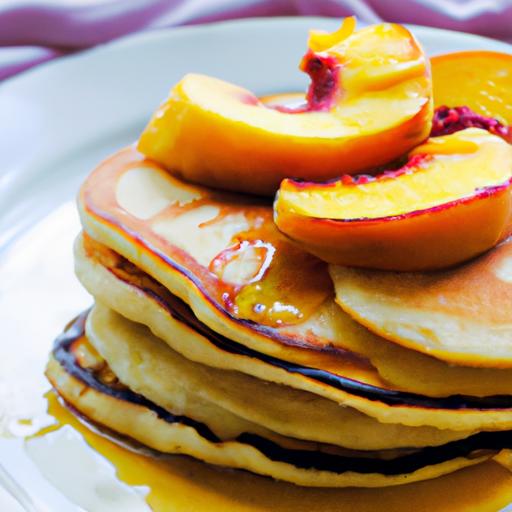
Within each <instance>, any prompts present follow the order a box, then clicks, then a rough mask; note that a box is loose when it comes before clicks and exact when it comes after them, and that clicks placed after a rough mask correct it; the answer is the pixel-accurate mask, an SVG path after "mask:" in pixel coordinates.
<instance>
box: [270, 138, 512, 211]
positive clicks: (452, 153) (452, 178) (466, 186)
mask: <svg viewBox="0 0 512 512" xmlns="http://www.w3.org/2000/svg"><path fill="white" fill-rule="evenodd" d="M417 155H420V156H423V158H422V159H419V160H418V163H417V164H416V166H415V167H406V170H405V172H403V173H400V174H399V175H397V173H395V174H393V173H391V174H387V175H386V174H383V175H380V176H378V177H377V178H372V177H370V178H367V179H366V180H364V181H366V182H363V183H360V182H357V181H356V182H355V183H349V184H348V185H346V184H344V181H343V180H341V181H337V182H334V183H332V184H323V185H322V184H318V185H315V184H311V183H293V182H290V181H285V182H284V183H283V184H282V187H281V191H280V200H282V201H286V203H287V204H288V205H289V207H290V208H293V210H294V212H296V213H298V214H301V215H307V216H310V217H317V218H330V219H337V220H352V219H377V218H382V217H391V216H399V215H404V214H407V213H409V212H416V211H421V210H427V209H431V208H434V207H436V206H439V205H442V204H446V203H450V202H453V201H457V200H459V199H461V198H465V197H468V196H471V195H474V194H476V193H478V191H479V190H481V189H483V188H485V187H492V186H499V185H501V184H503V183H505V182H507V180H509V179H510V178H511V175H512V150H511V148H510V147H509V146H508V145H507V144H506V143H505V142H503V141H502V140H501V139H498V138H497V137H495V136H493V135H491V134H489V133H487V132H485V131H482V130H479V129H474V128H472V129H467V130H463V131H460V132H457V133H455V134H453V135H448V136H444V137H437V138H432V139H429V141H428V142H427V143H426V144H423V145H422V146H418V147H417V148H416V149H415V150H414V151H413V152H412V153H411V156H412V157H414V156H417ZM475 171H476V172H475ZM281 194H282V197H281Z"/></svg>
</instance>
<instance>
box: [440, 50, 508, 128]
mask: <svg viewBox="0 0 512 512" xmlns="http://www.w3.org/2000/svg"><path fill="white" fill-rule="evenodd" d="M431 63H432V80H433V88H434V102H435V106H436V107H441V106H448V107H457V106H466V107H469V108H470V109H471V110H474V111H475V112H476V113H478V114H480V115H482V116H486V117H491V118H495V119H497V120H498V121H500V122H501V123H502V124H505V125H511V124H512V55H509V54H506V53H499V52H489V51H466V52H455V53H447V54H445V55H439V56H437V57H433V58H432V59H431ZM454 84H456V86H454Z"/></svg>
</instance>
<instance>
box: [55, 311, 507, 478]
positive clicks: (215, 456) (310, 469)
mask: <svg viewBox="0 0 512 512" xmlns="http://www.w3.org/2000/svg"><path fill="white" fill-rule="evenodd" d="M83 334H84V317H83V316H82V317H81V318H79V319H78V320H77V321H75V322H74V324H73V325H72V326H71V327H70V328H69V329H68V331H67V332H66V333H65V334H64V335H62V336H61V337H60V338H59V339H57V341H56V344H55V348H54V351H53V354H52V357H51V359H50V362H49V364H48V367H47V376H48V378H49V379H50V381H51V382H52V384H53V386H54V387H55V389H56V390H57V392H58V393H59V394H60V395H61V396H62V397H63V398H64V400H66V401H67V402H68V403H69V404H70V405H71V406H72V407H73V408H75V409H76V410H77V411H78V412H79V413H80V414H83V415H85V417H86V418H87V419H88V420H89V421H92V422H94V423H95V424H97V425H98V426H100V427H106V428H107V429H110V430H111V431H113V432H116V433H117V434H120V435H121V436H122V438H123V440H124V439H131V440H134V441H136V442H139V443H142V444H143V445H145V446H147V447H149V448H150V449H152V450H157V451H158V452H161V453H169V454H170V453H177V454H185V455H191V456H193V457H195V458H198V459H200V460H204V461H206V462H209V463H212V464H216V465H220V466H226V467H232V468H238V469H247V470H249V471H252V472H255V473H258V474H261V475H265V476H271V477H274V478H277V479H281V480H285V481H289V482H293V483H296V484H299V485H305V486H320V487H323V486H325V487H344V486H363V487H377V486H389V485H399V484H403V483H408V482H413V481H418V480H424V479H428V478H435V477H437V476H440V475H442V474H446V473H449V472H453V471H455V470H457V469H459V468H462V467H465V466H469V465H473V464H477V463H479V462H482V461H484V460H487V459H489V458H490V457H492V456H494V455H496V454H497V453H498V452H499V451H500V449H502V448H507V447H508V446H509V444H510V435H509V433H508V432H499V433H494V432H493V433H489V432H484V433H479V434H475V435H473V436H471V437H469V438H468V439H464V440H459V441H452V442H450V443H447V444H445V445H443V446H440V447H429V448H425V449H423V450H414V451H408V450H405V451H404V450H401V451H400V450H398V451H396V450H395V451H391V453H388V452H382V451H368V452H361V451H359V452H357V451H353V450H349V451H346V450H342V449H336V448H334V447H333V448H331V449H329V448H328V447H326V446H324V445H320V446H315V445H311V444H308V443H305V442H301V441H294V440H292V439H290V440H289V441H288V442H286V441H284V442H283V443H277V442H275V441H272V440H269V439H266V438H265V437H263V436H260V435H257V434H249V433H243V434H240V435H239V436H237V437H236V438H235V439H231V440H222V439H220V438H219V437H218V436H217V435H216V434H215V433H214V432H213V431H212V430H211V428H210V427H209V426H208V424H207V423H202V422H199V421H197V420H196V419H194V418H189V417H187V416H183V415H178V414H175V413H173V412H172V411H167V410H165V409H163V408H162V407H159V406H158V405H156V404H154V403H153V402H151V401H150V400H148V399H147V398H146V397H144V396H142V395H140V394H137V393H134V392H133V391H131V390H130V389H129V388H126V387H125V386H124V385H122V384H120V383H119V382H117V380H116V379H115V378H113V377H112V376H109V375H112V374H111V373H110V370H109V369H108V367H107V368H105V366H102V367H101V368H98V367H97V365H92V366H88V358H87V357H82V356H79V355H77V353H78V352H79V348H78V349H77V346H78V347H80V344H81V343H82V342H83ZM105 370H107V372H105Z"/></svg>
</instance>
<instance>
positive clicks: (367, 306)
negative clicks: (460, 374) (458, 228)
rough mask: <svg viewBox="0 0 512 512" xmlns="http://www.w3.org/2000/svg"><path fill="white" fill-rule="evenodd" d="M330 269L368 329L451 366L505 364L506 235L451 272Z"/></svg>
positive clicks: (511, 245)
mask: <svg viewBox="0 0 512 512" xmlns="http://www.w3.org/2000/svg"><path fill="white" fill-rule="evenodd" d="M330 273H331V277H332V279H333V281H334V285H335V288H336V301H337V302H338V304H339V305H340V306H341V307H342V308H343V309H344V310H345V311H346V312H347V313H349V314H350V315H351V316H353V317H354V318H355V319H356V320H357V321H358V322H360V323H361V324H363V325H365V326H366V327H368V328H369V329H371V330H372V331H373V332H375V333H377V334H379V335H381V336H383V337H385V338H387V339H389V340H391V341H394V342H396V343H398V344H400V345H403V346H406V347H409V348H412V349H414V350H418V351H420V352H423V353H426V354H429V355H432V356H434V357H437V358H439V359H441V360H444V361H447V362H449V363H452V364H459V365H469V366H477V367H494V368H510V367H511V366H512V309H511V308H510V307H508V305H510V304H511V303H512V239H508V240H506V241H504V242H503V243H501V244H500V245H499V246H497V247H495V248H494V249H492V250H491V251H489V252H488V253H486V254H484V255H483V256H481V257H479V258H476V259H475V260H473V261H471V262H469V263H466V264H465V265H462V266H460V267H456V268H454V269H452V270H446V271H441V272H430V273H398V272H378V271H360V270H356V269H348V268H344V267H337V266H332V267H331V269H330ZM510 389H511V390H512V387H510Z"/></svg>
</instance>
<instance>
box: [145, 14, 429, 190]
mask: <svg viewBox="0 0 512 512" xmlns="http://www.w3.org/2000/svg"><path fill="white" fill-rule="evenodd" d="M301 69H302V70H303V71H305V72H306V73H308V74H309V75H310V77H311V79H312V83H311V86H310V88H309V90H308V93H307V96H306V100H307V101H306V104H305V105H303V106H300V107H298V108H277V107H275V108H273V107H272V105H265V103H263V102H261V101H260V100H259V99H258V98H257V97H256V96H255V95H254V94H252V93H251V92H249V91H247V90H246V89H243V88H241V87H238V86H235V85H232V84H230V83H227V82H223V81H221V80H218V79H215V78H211V77H208V76H203V75H198V74H189V75H186V76H185V77H184V78H183V79H182V80H181V81H180V82H179V83H178V84H177V85H176V86H175V87H174V88H173V89H172V91H171V94H170V96H169V98H168V99H167V100H166V102H165V103H164V104H163V105H162V106H161V107H160V108H159V109H158V110H157V112H156V113H155V114H154V116H153V118H152V119H151V121H150V122H149V124H148V126H147V127H146V129H145V130H144V132H143V133H142V135H141V137H140V140H139V143H138V149H139V150H140V151H141V152H142V153H143V154H144V155H146V156H147V157H148V158H150V159H152V160H154V161H156V162H158V163H159V164H161V165H163V166H165V167H166V168H167V169H169V170H171V171H172V172H174V173H176V174H177V175H179V176H181V177H182V178H184V179H186V180H188V181H192V182H196V183H201V184H203V185H208V186H212V187H216V188H222V189H226V190H235V191H241V192H248V193H252V194H266V195H272V194H273V193H274V192H275V191H276V190H277V189H278V187H279V183H280V182H281V180H282V179H283V178H285V177H290V176H293V177H297V178H301V179H308V180H315V181H321V180H327V179H331V178H334V177H337V176H339V175H340V174H344V173H349V174H352V173H356V172H361V171H364V170H367V169H370V168H374V167H375V166H379V165H382V164H385V163H386V162H389V161H391V160H393V159H395V158H396V157H398V156H400V155H403V154H404V153H406V152H407V151H409V150H410V149H411V148H413V147H414V146H416V145H418V144H419V143H420V142H422V141H423V140H425V139H426V138H427V137H428V134H429V132H430V123H431V120H432V99H431V80H430V69H429V61H428V59H426V57H425V55H424V53H423V50H422V48H421V47H420V45H419V44H418V42H417V41H416V39H415V38H414V37H413V36H412V34H411V33H410V32H409V31H408V30H407V29H406V28H404V27H402V26H400V25H395V24H382V25H375V26H370V27H367V28H363V29H362V30H359V31H355V21H354V20H353V19H352V18H348V19H346V20H345V21H344V23H343V25H342V27H341V28H340V29H339V30H338V31H336V32H334V33H333V34H327V33H320V32H313V33H312V34H311V35H310V39H309V50H308V52H307V53H306V55H305V56H304V58H303V60H302V62H301Z"/></svg>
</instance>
